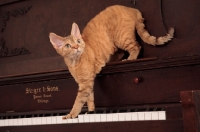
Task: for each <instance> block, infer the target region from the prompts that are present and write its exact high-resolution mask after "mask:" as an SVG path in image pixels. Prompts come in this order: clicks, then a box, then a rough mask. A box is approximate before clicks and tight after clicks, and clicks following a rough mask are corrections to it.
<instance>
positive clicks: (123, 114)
mask: <svg viewBox="0 0 200 132" xmlns="http://www.w3.org/2000/svg"><path fill="white" fill-rule="evenodd" d="M67 113H68V110H59V111H56V112H55V111H37V112H28V113H23V114H22V113H18V114H17V113H13V115H12V113H9V114H8V115H9V116H7V115H6V114H2V115H0V127H5V126H27V125H48V124H72V123H91V122H122V121H150V120H166V111H165V110H164V109H163V108H149V109H111V110H103V109H99V110H98V109H97V110H96V111H94V112H86V111H83V112H82V113H80V114H79V115H78V117H77V118H74V119H62V117H63V116H64V115H66V114H67Z"/></svg>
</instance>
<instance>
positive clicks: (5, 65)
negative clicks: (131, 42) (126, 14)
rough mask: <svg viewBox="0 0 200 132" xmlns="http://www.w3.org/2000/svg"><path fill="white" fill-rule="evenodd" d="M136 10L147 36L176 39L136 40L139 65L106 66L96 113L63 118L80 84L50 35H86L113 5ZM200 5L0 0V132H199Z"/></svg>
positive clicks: (161, 0)
mask: <svg viewBox="0 0 200 132" xmlns="http://www.w3.org/2000/svg"><path fill="white" fill-rule="evenodd" d="M115 4H120V5H125V6H129V7H133V8H137V9H139V10H140V11H141V12H142V14H143V17H144V18H145V25H146V28H147V30H148V31H149V32H150V34H152V35H154V36H161V35H164V34H165V33H166V31H167V29H169V28H170V27H174V28H175V36H174V39H173V40H172V41H170V42H169V43H167V44H166V45H163V46H157V47H153V46H149V45H147V44H145V43H144V42H142V41H141V40H140V38H139V37H138V41H139V43H140V44H141V46H142V51H141V53H140V55H139V57H138V59H137V60H134V61H118V62H111V63H108V64H107V65H106V66H105V67H104V68H103V69H102V71H101V73H100V74H98V75H97V78H96V80H95V85H94V94H95V104H96V110H95V112H92V113H90V112H87V106H86V105H85V106H84V107H83V110H82V112H81V113H80V114H79V116H78V117H77V118H75V119H67V120H62V116H63V115H66V114H67V113H68V112H69V111H70V109H71V108H72V105H73V103H74V100H75V97H76V94H77V89H78V85H77V84H76V82H75V81H74V79H73V78H72V76H71V74H70V73H69V71H68V69H67V67H66V65H65V64H64V61H63V58H62V57H60V56H59V55H58V54H57V53H56V52H55V50H54V49H53V47H52V45H51V44H50V42H49V38H48V35H49V32H56V33H57V34H59V35H61V36H64V35H68V34H70V29H71V24H72V23H73V22H76V23H78V24H79V26H80V28H81V30H82V29H83V28H84V26H85V25H86V23H87V22H88V21H89V20H90V19H91V18H92V17H94V16H95V15H96V14H97V13H98V12H100V11H101V10H103V9H105V8H106V7H108V6H110V5H115ZM199 7H200V1H199V0H193V1H190V3H189V2H188V1H187V0H176V1H174V0H151V1H147V0H107V1H98V0H82V1H76V2H75V1H73V0H59V1H56V0H51V1H49V0H42V1H35V0H1V1H0V21H1V23H0V39H1V40H0V132H35V131H49V132H55V131H59V132H66V131H70V132H79V131H88V132H93V131H96V132H102V131H105V132H121V131H126V132H133V131H134V132H147V131H148V132H184V131H185V132H200V126H199V125H200V124H199V112H200V111H199V110H200V109H199V107H200V103H199V99H200V91H199V90H200V70H199V69H200V46H199V45H198V44H200V39H199V34H200V26H199V20H200V9H199Z"/></svg>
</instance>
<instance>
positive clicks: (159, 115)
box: [158, 111, 166, 120]
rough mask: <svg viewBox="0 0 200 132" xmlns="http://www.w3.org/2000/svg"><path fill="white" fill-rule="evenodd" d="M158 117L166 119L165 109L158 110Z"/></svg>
mask: <svg viewBox="0 0 200 132" xmlns="http://www.w3.org/2000/svg"><path fill="white" fill-rule="evenodd" d="M158 118H159V120H166V112H165V111H159V112H158Z"/></svg>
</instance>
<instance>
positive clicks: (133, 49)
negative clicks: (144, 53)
mask: <svg viewBox="0 0 200 132" xmlns="http://www.w3.org/2000/svg"><path fill="white" fill-rule="evenodd" d="M140 49H141V46H139V44H138V43H137V42H134V43H130V44H129V45H128V46H127V48H126V49H125V50H126V51H128V52H129V57H128V58H127V60H136V59H137V57H138V55H139V53H140Z"/></svg>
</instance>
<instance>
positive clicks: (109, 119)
mask: <svg viewBox="0 0 200 132" xmlns="http://www.w3.org/2000/svg"><path fill="white" fill-rule="evenodd" d="M106 120H107V121H108V122H111V121H113V114H111V113H109V114H106Z"/></svg>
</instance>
